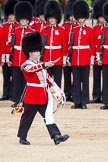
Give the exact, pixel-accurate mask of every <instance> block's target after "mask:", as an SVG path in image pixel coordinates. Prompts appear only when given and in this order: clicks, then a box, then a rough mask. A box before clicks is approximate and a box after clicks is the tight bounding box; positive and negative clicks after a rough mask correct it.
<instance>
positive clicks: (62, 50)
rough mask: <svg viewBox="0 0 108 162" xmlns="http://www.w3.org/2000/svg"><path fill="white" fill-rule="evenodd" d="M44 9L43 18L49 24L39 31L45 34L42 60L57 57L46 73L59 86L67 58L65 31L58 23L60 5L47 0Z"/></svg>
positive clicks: (60, 14)
mask: <svg viewBox="0 0 108 162" xmlns="http://www.w3.org/2000/svg"><path fill="white" fill-rule="evenodd" d="M44 9H45V10H44V11H45V12H44V14H45V19H46V21H47V22H48V23H49V26H47V27H44V28H43V29H42V31H41V35H42V37H43V38H44V36H45V35H46V41H44V44H45V47H44V51H43V59H42V60H43V62H47V61H54V60H57V59H58V61H57V62H56V63H55V65H54V66H53V67H51V68H48V73H49V74H50V76H53V77H54V81H55V82H56V83H57V85H58V86H59V87H61V79H62V66H66V58H67V37H66V32H65V29H64V28H63V27H60V26H59V25H58V24H59V23H60V21H61V17H62V13H61V7H60V5H59V3H58V2H56V1H48V2H47V3H46V5H45V8H44Z"/></svg>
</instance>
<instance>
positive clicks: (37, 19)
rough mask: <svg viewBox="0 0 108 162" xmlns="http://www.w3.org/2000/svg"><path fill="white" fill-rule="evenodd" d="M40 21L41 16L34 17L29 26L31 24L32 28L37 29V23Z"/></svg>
mask: <svg viewBox="0 0 108 162" xmlns="http://www.w3.org/2000/svg"><path fill="white" fill-rule="evenodd" d="M39 22H40V20H39V18H37V17H33V18H32V20H31V21H30V23H29V26H30V27H31V28H32V29H35V28H36V24H37V23H39Z"/></svg>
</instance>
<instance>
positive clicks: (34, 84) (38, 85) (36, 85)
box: [27, 82, 46, 87]
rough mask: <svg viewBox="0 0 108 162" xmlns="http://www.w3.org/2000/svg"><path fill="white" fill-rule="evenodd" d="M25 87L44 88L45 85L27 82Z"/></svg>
mask: <svg viewBox="0 0 108 162" xmlns="http://www.w3.org/2000/svg"><path fill="white" fill-rule="evenodd" d="M27 86H31V87H46V85H45V84H36V83H28V82H27Z"/></svg>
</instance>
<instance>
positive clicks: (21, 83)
mask: <svg viewBox="0 0 108 162" xmlns="http://www.w3.org/2000/svg"><path fill="white" fill-rule="evenodd" d="M12 76H13V92H12V101H13V102H16V103H19V100H20V98H21V95H22V93H23V90H24V87H25V83H26V82H25V79H24V76H23V73H22V71H21V69H20V67H15V66H13V67H12Z"/></svg>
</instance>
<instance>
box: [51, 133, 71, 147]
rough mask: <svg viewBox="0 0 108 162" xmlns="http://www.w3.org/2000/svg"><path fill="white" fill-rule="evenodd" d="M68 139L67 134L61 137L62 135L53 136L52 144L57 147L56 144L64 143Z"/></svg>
mask: <svg viewBox="0 0 108 162" xmlns="http://www.w3.org/2000/svg"><path fill="white" fill-rule="evenodd" d="M68 138H69V135H68V134H65V135H63V136H62V135H55V136H54V143H55V145H58V144H60V142H64V141H66V140H67V139H68Z"/></svg>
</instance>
